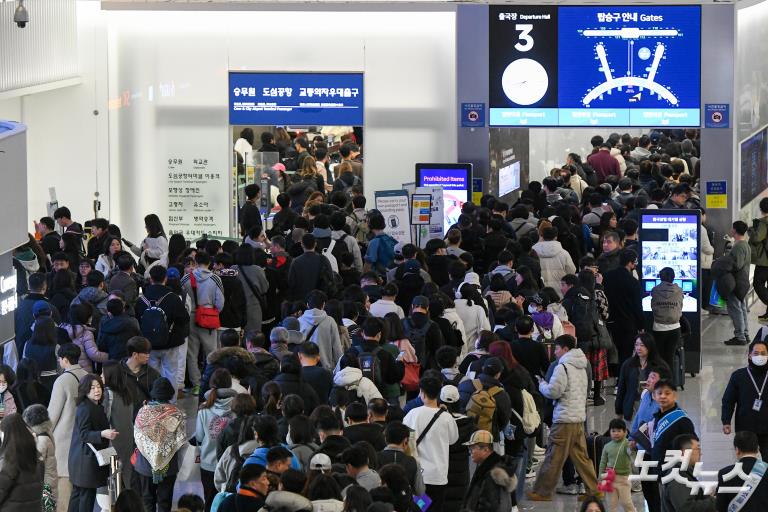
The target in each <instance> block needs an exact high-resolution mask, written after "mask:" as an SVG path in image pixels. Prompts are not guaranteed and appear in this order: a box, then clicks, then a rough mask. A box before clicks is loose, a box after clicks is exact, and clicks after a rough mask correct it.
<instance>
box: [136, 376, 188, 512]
mask: <svg viewBox="0 0 768 512" xmlns="http://www.w3.org/2000/svg"><path fill="white" fill-rule="evenodd" d="M149 395H150V400H149V402H147V404H146V405H144V406H143V407H142V408H141V409H139V412H138V414H137V415H136V422H135V427H134V437H135V439H136V448H137V452H136V462H135V464H134V467H135V475H136V479H137V480H138V481H139V482H140V483H141V486H140V489H141V494H142V498H143V501H144V507H145V508H146V509H147V510H148V511H151V512H154V511H155V507H157V511H158V512H171V509H172V498H173V486H174V484H175V483H176V475H177V474H178V472H179V460H178V459H179V458H178V453H179V450H180V449H181V447H182V446H184V445H185V444H186V443H187V428H186V424H187V421H186V419H187V417H186V414H184V412H183V411H182V410H181V409H179V408H178V407H177V406H176V405H174V404H172V403H170V401H171V400H172V399H173V398H174V397H175V396H176V390H175V388H174V387H173V384H171V382H170V381H169V380H168V379H166V378H165V377H160V378H159V379H157V380H155V381H154V382H153V383H152V390H151V391H150V393H149Z"/></svg>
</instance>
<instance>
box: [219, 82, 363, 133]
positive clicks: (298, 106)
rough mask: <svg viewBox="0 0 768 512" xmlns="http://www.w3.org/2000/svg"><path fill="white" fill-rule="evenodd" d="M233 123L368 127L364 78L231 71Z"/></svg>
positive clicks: (230, 108)
mask: <svg viewBox="0 0 768 512" xmlns="http://www.w3.org/2000/svg"><path fill="white" fill-rule="evenodd" d="M229 124H230V125H249V126H274V125H295V126H363V74H362V73H251V72H239V71H238V72H235V71H231V72H230V73H229Z"/></svg>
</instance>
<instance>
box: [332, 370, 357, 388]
mask: <svg viewBox="0 0 768 512" xmlns="http://www.w3.org/2000/svg"><path fill="white" fill-rule="evenodd" d="M362 378H363V372H362V370H360V368H354V367H352V366H347V367H346V368H344V369H342V370H339V371H338V372H336V375H334V376H333V384H334V385H336V386H342V387H345V388H347V387H349V388H352V389H355V388H357V385H358V384H359V383H360V381H361V379H362Z"/></svg>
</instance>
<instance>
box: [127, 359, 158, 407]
mask: <svg viewBox="0 0 768 512" xmlns="http://www.w3.org/2000/svg"><path fill="white" fill-rule="evenodd" d="M120 369H121V370H122V371H123V374H124V375H125V380H126V382H127V384H128V385H129V386H131V388H132V390H133V418H135V417H136V413H138V412H139V409H141V407H142V406H143V405H144V402H145V401H149V400H150V399H151V398H150V396H149V392H150V390H151V389H152V385H153V384H154V383H155V381H156V380H157V379H159V378H160V374H159V373H158V372H157V370H155V369H154V368H152V367H151V366H149V365H148V364H145V365H144V366H142V367H141V369H140V370H139V373H133V371H132V370H131V369H130V368H128V364H127V363H126V359H124V360H123V361H121V362H120Z"/></svg>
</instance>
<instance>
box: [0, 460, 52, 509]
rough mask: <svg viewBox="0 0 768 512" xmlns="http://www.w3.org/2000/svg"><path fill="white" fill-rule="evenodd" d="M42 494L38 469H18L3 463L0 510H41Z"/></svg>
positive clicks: (0, 471)
mask: <svg viewBox="0 0 768 512" xmlns="http://www.w3.org/2000/svg"><path fill="white" fill-rule="evenodd" d="M54 488H55V486H54ZM42 494H43V482H42V481H41V480H40V471H38V470H33V471H20V470H19V468H18V466H12V465H11V464H3V469H2V470H0V510H2V511H3V512H32V511H34V512H37V511H38V510H42V502H41V496H42Z"/></svg>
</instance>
